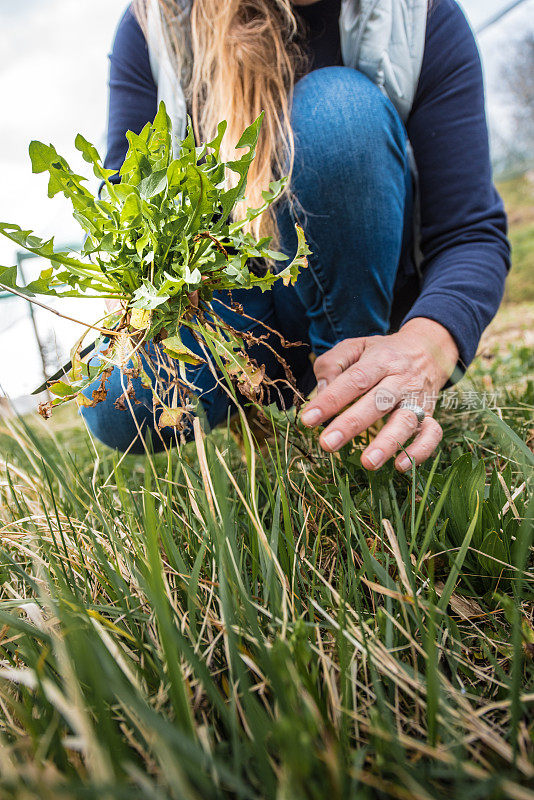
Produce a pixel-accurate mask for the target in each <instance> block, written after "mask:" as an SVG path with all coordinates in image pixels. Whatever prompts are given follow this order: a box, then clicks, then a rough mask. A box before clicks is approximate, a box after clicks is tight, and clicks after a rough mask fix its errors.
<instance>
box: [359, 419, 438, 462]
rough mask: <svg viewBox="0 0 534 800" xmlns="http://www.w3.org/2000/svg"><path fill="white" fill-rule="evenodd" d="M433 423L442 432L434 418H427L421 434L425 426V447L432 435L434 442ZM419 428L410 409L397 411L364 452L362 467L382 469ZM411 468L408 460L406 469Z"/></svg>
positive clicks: (434, 431) (421, 428)
mask: <svg viewBox="0 0 534 800" xmlns="http://www.w3.org/2000/svg"><path fill="white" fill-rule="evenodd" d="M427 420H428V422H427ZM433 423H434V425H435V426H437V428H438V429H439V431H441V428H440V426H439V425H438V423H437V422H436V421H435V420H434V419H433V418H432V417H429V416H427V417H425V419H424V421H423V422H422V423H421V427H420V431H421V432H422V431H423V425H424V426H425V438H424V444H425V445H426V444H427V438H428V437H429V435H430V434H431V433H433V434H434V436H433V437H432V439H431V441H434V438H435V433H436V430H435V428H434V425H433ZM418 428H419V423H418V421H417V417H416V415H415V414H414V412H413V411H410V409H408V408H397V409H395V411H393V413H392V414H391V416H390V418H389V420H388V421H387V423H386V425H384V427H383V428H382V430H380V431H379V432H378V434H377V435H376V437H375V438H374V439H373V442H372V444H370V445H369V447H367V448H366V450H364V451H363V453H362V466H363V467H365V469H378V468H379V467H381V466H382V464H385V463H386V461H387V460H388V459H390V458H391V457H392V456H394V455H395V453H396V452H397V450H398V449H399V448H400V447H402V445H403V444H404V443H405V442H407V441H408V439H410V438H411V437H412V436H413V435H414V433H416V431H417V430H418ZM440 438H441V436H439V438H438V439H437V441H436V443H435V444H434V447H436V446H437V444H438V442H439V440H440ZM430 452H432V451H430ZM399 458H400V457H399ZM405 458H406V456H405ZM409 467H410V461H409V460H408V464H407V466H406V469H409Z"/></svg>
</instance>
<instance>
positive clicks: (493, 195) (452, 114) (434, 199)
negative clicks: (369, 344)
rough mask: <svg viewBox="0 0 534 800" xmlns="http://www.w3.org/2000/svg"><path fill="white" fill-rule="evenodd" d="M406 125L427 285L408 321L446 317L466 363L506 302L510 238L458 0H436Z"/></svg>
mask: <svg viewBox="0 0 534 800" xmlns="http://www.w3.org/2000/svg"><path fill="white" fill-rule="evenodd" d="M407 130H408V136H409V139H410V142H411V144H412V148H413V152H414V157H415V162H416V165H417V169H418V174H419V193H420V194H419V197H420V211H421V242H420V244H421V251H422V254H423V263H422V271H423V286H422V292H421V294H420V295H419V297H418V299H417V300H416V302H415V304H414V306H413V307H412V309H411V311H410V313H409V314H408V315H407V316H406V317H405V319H404V322H406V321H407V320H408V319H412V318H413V317H427V318H429V319H432V320H435V321H436V322H439V323H441V324H442V325H443V326H444V327H445V328H447V329H448V331H449V332H450V333H451V335H452V336H453V337H454V339H455V341H456V343H457V345H458V349H459V352H460V359H461V362H462V363H463V365H464V366H467V365H468V364H469V363H470V361H471V360H472V359H473V357H474V355H475V353H476V349H477V347H478V343H479V340H480V337H481V335H482V332H483V330H484V328H485V327H486V326H487V325H488V323H489V322H490V321H491V319H492V318H493V316H494V315H495V313H496V311H497V309H498V307H499V304H500V302H501V299H502V295H503V291H504V282H505V277H506V274H507V270H508V269H509V266H510V248H509V243H508V239H507V224H506V216H505V213H504V207H503V204H502V201H501V199H500V197H499V195H498V193H497V191H496V189H495V187H494V185H493V181H492V174H491V163H490V154H489V143H488V132H487V125H486V115H485V105H484V85H483V77H482V68H481V64H480V58H479V55H478V51H477V47H476V43H475V39H474V36H473V33H472V32H471V29H470V28H469V25H468V23H467V20H466V19H465V17H464V15H463V13H462V11H461V10H460V8H459V7H458V5H457V4H456V3H455V2H454V0H434V2H433V3H431V6H430V9H429V16H428V21H427V36H426V45H425V53H424V57H423V65H422V69H421V76H420V80H419V84H418V89H417V93H416V98H415V102H414V106H413V109H412V113H411V115H410V118H409V120H408V123H407Z"/></svg>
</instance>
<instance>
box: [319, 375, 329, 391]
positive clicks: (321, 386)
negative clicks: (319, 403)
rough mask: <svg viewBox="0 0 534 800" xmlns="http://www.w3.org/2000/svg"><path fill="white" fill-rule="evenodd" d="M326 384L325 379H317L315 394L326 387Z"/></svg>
mask: <svg viewBox="0 0 534 800" xmlns="http://www.w3.org/2000/svg"><path fill="white" fill-rule="evenodd" d="M327 386H328V381H325V379H324V378H321V380H320V381H317V394H319V392H322V391H323V389H326V387H327Z"/></svg>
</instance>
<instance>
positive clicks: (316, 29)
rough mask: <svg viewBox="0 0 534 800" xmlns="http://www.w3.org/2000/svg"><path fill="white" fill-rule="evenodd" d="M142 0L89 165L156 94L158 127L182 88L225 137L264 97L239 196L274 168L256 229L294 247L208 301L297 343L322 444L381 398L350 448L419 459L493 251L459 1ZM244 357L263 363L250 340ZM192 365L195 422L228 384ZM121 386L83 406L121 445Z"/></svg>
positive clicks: (219, 407)
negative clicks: (266, 288)
mask: <svg viewBox="0 0 534 800" xmlns="http://www.w3.org/2000/svg"><path fill="white" fill-rule="evenodd" d="M154 8H155V6H154V4H151V5H148V7H147V4H145V3H143V2H139V3H138V5H137V6H136V7H135V8H130V9H129V10H128V11H127V12H126V14H125V16H124V17H123V19H122V21H121V23H120V25H119V28H118V31H117V34H116V38H115V43H114V47H113V52H112V55H111V76H110V107H109V134H108V136H109V139H108V145H109V147H108V154H107V159H106V166H107V167H109V168H116V169H118V168H119V167H120V165H121V163H122V160H123V158H124V155H125V152H126V139H125V132H126V131H127V130H129V129H130V130H133V131H136V132H139V131H140V130H141V128H142V127H143V126H144V124H145V123H146V122H147V121H148V120H151V119H152V118H153V117H154V115H155V112H156V107H157V101H158V94H159V97H160V98H161V97H162V96H163V97H165V98H166V100H167V103H168V106H169V105H170V106H173V104H174V106H175V108H174V111H173V114H174V118H175V120H174V121H175V125H176V126H179V125H183V121H184V119H185V106H186V105H187V110H188V111H189V113H191V114H192V116H193V120H194V123H195V128H196V132H197V135H198V136H202V137H203V138H207V137H208V136H209V135H211V134H212V133H213V131H214V129H215V126H216V124H217V122H218V121H219V120H220V119H223V118H226V119H228V121H229V133H228V134H227V137H226V138H227V141H228V142H235V141H237V138H238V135H239V133H240V132H241V130H243V128H244V127H245V125H246V124H249V123H250V121H251V120H252V119H254V118H255V117H256V116H257V114H258V113H259V111H260V110H261V109H265V121H264V125H263V129H262V138H261V140H260V145H259V148H258V155H257V157H256V161H255V163H254V165H253V170H252V172H251V177H250V183H249V191H248V197H249V200H251V202H252V205H254V202H253V201H254V197H257V196H258V195H259V193H260V192H261V189H262V188H265V186H266V185H267V184H268V181H269V179H270V178H271V177H272V176H273V174H277V173H279V172H280V171H284V170H287V169H290V170H291V183H290V192H291V198H290V199H291V202H289V201H288V200H286V201H285V202H282V203H280V205H279V207H278V208H277V209H276V212H275V216H273V217H271V218H266V219H263V220H262V222H261V225H262V231H263V232H265V231H268V232H270V233H274V234H275V237H276V238H277V240H278V242H279V246H280V249H282V250H283V251H284V252H286V253H287V254H288V255H291V253H292V251H293V250H294V248H295V235H294V221H295V219H298V220H299V221H300V222H301V224H303V226H304V228H305V231H306V235H307V239H308V242H309V244H310V247H311V249H312V252H313V255H312V257H311V258H310V265H309V269H308V270H306V271H305V272H304V273H303V274H302V275H301V276H300V277H299V279H298V281H297V283H296V285H295V287H281V286H280V287H279V286H278V284H276V285H275V288H274V290H273V291H272V292H266V293H265V294H263V295H262V294H261V293H260V292H259V291H258V292H256V291H246V292H245V291H243V293H242V296H240V297H238V298H235V297H234V299H238V300H239V302H241V303H242V304H243V306H244V308H245V312H246V314H247V315H248V318H247V317H246V316H245V317H240V316H239V315H237V314H235V313H234V312H232V311H230V310H226V309H224V308H223V307H221V308H222V312H221V313H223V314H226V316H227V318H228V319H229V321H231V323H232V324H233V325H234V326H235V327H241V328H242V329H243V328H245V327H247V326H248V325H251V323H250V317H253V318H254V319H257V320H259V321H261V322H265V323H267V324H268V325H269V326H270V327H271V328H273V329H275V330H278V331H279V332H280V333H282V334H283V336H284V337H286V338H287V339H289V340H292V341H296V340H300V341H302V342H303V344H302V346H301V347H298V348H291V349H290V350H287V351H285V352H284V355H285V356H286V357H287V359H288V360H289V361H290V364H291V367H292V370H293V373H294V375H295V377H296V379H297V382H298V385H299V388H300V389H301V391H303V392H308V391H310V390H311V388H313V386H314V384H315V382H317V387H318V391H317V394H316V396H315V397H314V399H313V400H311V401H310V402H309V403H308V405H307V406H306V408H305V409H304V411H303V413H302V421H303V423H304V424H305V425H308V426H318V425H321V424H322V423H325V422H326V421H328V420H330V422H329V423H328V424H327V426H326V428H325V430H324V431H323V432H322V434H321V437H320V443H321V445H322V447H323V448H324V449H325V450H326V451H329V452H332V451H335V450H338V449H339V448H340V447H341V446H343V445H344V444H345V443H347V442H348V441H350V440H351V439H352V438H353V437H355V436H357V435H359V434H360V433H362V432H363V431H365V430H366V429H367V428H368V427H369V426H370V425H372V424H373V423H374V422H376V421H377V420H378V419H379V418H381V417H382V416H384V415H385V414H389V418H388V421H387V423H386V424H385V425H384V426H383V427H382V429H381V430H380V432H379V433H378V435H377V436H376V438H375V439H374V440H373V441H372V442H371V444H370V445H369V446H368V447H367V449H366V450H365V451H364V452H363V454H362V464H363V465H364V466H365V467H366V468H368V469H377V468H379V467H380V466H382V465H383V464H384V463H385V462H386V461H387V460H388V459H389V458H391V457H393V456H395V455H396V454H397V455H396V460H395V466H396V467H397V469H399V470H401V471H405V470H406V469H409V468H410V465H411V463H413V462H415V463H421V462H422V461H424V460H425V459H426V458H427V457H428V456H429V455H430V454H431V453H432V452H433V451H434V449H435V448H436V446H437V444H438V442H439V440H440V438H441V428H440V426H439V425H438V423H437V422H436V421H435V420H434V419H433V416H432V414H433V411H434V407H435V404H436V399H437V394H438V392H439V390H440V389H441V388H442V387H443V385H444V384H445V383H446V382H447V381H448V380H449V378H450V377H451V376H452V373H453V371H454V370H455V367H456V368H458V370H464V369H465V368H466V367H467V365H468V364H469V362H470V361H471V360H472V358H473V356H474V354H475V352H476V348H477V345H478V342H479V339H480V336H481V333H482V331H483V330H484V328H485V327H486V325H487V324H488V323H489V321H490V320H491V318H492V317H493V315H494V314H495V312H496V310H497V308H498V306H499V303H500V300H501V297H502V293H503V287H504V281H505V276H506V272H507V269H508V266H509V246H508V242H507V238H506V219H505V214H504V210H503V206H502V202H501V200H500V198H499V196H498V194H497V192H496V191H495V188H494V187H493V184H492V179H491V168H490V160H489V149H488V136H487V129H486V122H485V110H484V91H483V82H482V74H481V67H480V62H479V57H478V53H477V49H476V45H475V42H474V38H473V35H472V33H471V31H470V29H469V26H468V24H467V22H466V20H465V18H464V16H463V14H462V12H461V11H460V9H459V7H458V6H457V5H456V3H455V2H454V0H432V2H431V4H430V6H429V8H428V9H427V7H426V0H425V4H422V2H421V0H387V2H386V0H360V2H356V0H294V2H293V3H291V2H290V0H193V2H192V7H190V6H189V5H188V2H187V0H159V8H158V9H157V11H158V14H157V16H156V17H154V16H151V15H152V14H153V13H154ZM154 20H156V23H154ZM162 21H163V23H162ZM154 24H156V25H157V26H159V27H156V28H154ZM143 31H144V32H143ZM154 31H156V32H155V33H154ZM156 82H157V83H158V85H156ZM158 90H159V91H158ZM414 162H415V164H414ZM414 167H416V169H415V168H414ZM414 174H417V176H418V181H417V190H416V192H414V191H413V186H414V180H413V177H414ZM414 223H415V224H414ZM262 231H259V232H262ZM414 231H415V234H414V233H413V232H414ZM257 232H258V231H256V233H257ZM221 299H222V300H225V299H227V298H224V297H221ZM276 343H277V339H276V337H274V338H273V340H272V344H273V345H276ZM188 344H190V345H191V346H193V343H192V342H188ZM310 352H313V353H314V354H315V355H316V356H317V358H316V360H315V362H314V365H313V371H312V368H311V366H310V363H311V362H310V359H309V355H310ZM251 355H252V356H253V357H255V358H256V359H257V360H258V361H260V362H262V363H265V365H266V369H267V371H268V373H269V374H270V375H271V377H276V375H277V370H279V369H280V367H279V365H278V363H277V362H276V360H275V359H274V358H273V357H272V354H271V353H270V351H269V350H267V349H266V348H262V347H261V346H257V347H255V348H253V349H252V352H251ZM194 382H195V384H196V385H197V386H198V387H199V392H200V394H201V398H202V404H203V407H204V410H205V411H206V415H207V418H208V421H209V423H210V424H211V425H215V424H217V423H219V422H221V421H223V420H224V419H225V418H226V416H227V413H228V400H227V398H226V395H225V394H224V393H223V392H222V391H221V390H220V389H219V388H218V387H217V385H216V384H215V382H214V379H213V377H212V376H211V373H210V372H209V370H208V369H207V368H200V370H198V371H197V372H196V373H195V376H194ZM121 393H122V388H121V386H120V382H119V377H118V376H117V375H114V376H112V379H111V382H110V389H109V392H108V398H107V400H106V401H105V402H104V403H101V404H99V405H97V406H96V407H95V408H92V409H86V410H85V412H84V413H85V417H86V419H87V422H88V424H89V426H90V428H91V429H92V430H93V432H94V433H95V435H96V436H98V437H99V438H101V439H102V440H103V441H105V442H106V443H108V444H110V445H111V446H115V447H119V448H120V449H127V448H128V447H129V446H130V445H131V446H132V450H134V451H135V450H140V449H142V443H140V442H139V440H137V441H134V440H135V438H136V436H137V426H136V425H135V424H134V422H133V420H132V419H131V417H130V416H129V415H128V414H126V413H125V412H123V411H122V412H121V411H117V410H115V409H114V406H113V400H114V399H115V398H116V397H117V396H118V395H119V394H121ZM136 394H137V396H138V399H139V398H140V399H141V400H145V401H147V402H145V403H143V402H142V403H141V404H140V405H138V406H136V412H135V413H136V416H137V421H138V423H139V424H140V425H141V426H147V427H150V426H151V425H153V421H152V412H151V409H150V404H149V402H148V400H149V392H147V390H146V389H144V388H143V387H142V386H141V385H140V384H139V385H138V386H137V387H136ZM412 437H413V440H412V441H411V443H410V444H408V446H405V445H406V443H407V442H408V441H409V440H410V439H412ZM132 441H133V442H134V443H133V445H132Z"/></svg>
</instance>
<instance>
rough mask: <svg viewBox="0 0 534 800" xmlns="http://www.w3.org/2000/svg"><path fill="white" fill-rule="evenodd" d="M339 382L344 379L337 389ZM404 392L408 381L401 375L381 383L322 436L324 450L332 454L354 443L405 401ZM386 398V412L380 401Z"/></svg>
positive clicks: (325, 430) (352, 406) (327, 390)
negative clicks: (351, 441)
mask: <svg viewBox="0 0 534 800" xmlns="http://www.w3.org/2000/svg"><path fill="white" fill-rule="evenodd" d="M343 377H344V376H343ZM339 380H341V379H338V380H336V381H334V383H333V384H332V386H335V385H336V384H337V383H338V381H339ZM403 389H404V382H403V379H402V377H401V376H395V377H391V378H388V379H386V380H383V381H381V382H380V383H379V384H378V386H375V387H374V388H373V389H371V390H370V391H368V392H367V394H365V395H364V396H363V397H362V398H361V399H360V400H358V402H357V403H353V404H352V405H350V406H349V408H347V409H346V410H345V411H343V413H342V414H339V416H337V417H336V418H335V419H334V420H332V422H331V423H330V424H329V425H328V426H327V427H326V428H325V429H324V431H323V432H322V434H321V436H320V437H319V443H320V445H321V447H322V448H323V449H324V450H327V451H328V452H333V451H335V450H339V448H340V447H343V445H344V444H346V443H347V442H350V440H351V439H354V437H355V436H358V435H359V434H360V433H363V431H365V430H366V429H367V428H368V427H369V426H370V425H373V424H374V423H375V422H376V421H377V420H379V419H380V418H381V417H382V416H384V414H385V413H386V411H390V410H391V409H392V408H394V407H395V406H396V405H397V403H399V402H400V400H401V399H402V392H403ZM330 390H331V387H328V389H325V390H324V391H323V392H322V395H326V394H329V393H330ZM322 395H321V397H322ZM382 396H386V397H387V398H388V400H389V402H390V406H389V408H388V409H384V407H383V406H382V404H381V402H380V399H381V397H382ZM317 399H321V398H317ZM310 405H311V404H310ZM345 405H346V404H345ZM330 416H331V415H330ZM411 416H412V417H413V418H414V419H415V421H416V424H417V418H416V417H415V415H414V414H413V413H412V414H411Z"/></svg>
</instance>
